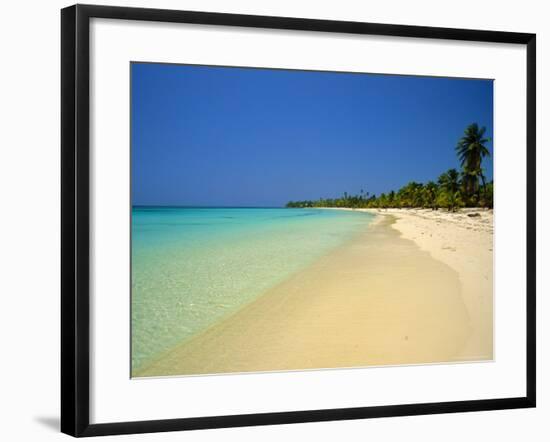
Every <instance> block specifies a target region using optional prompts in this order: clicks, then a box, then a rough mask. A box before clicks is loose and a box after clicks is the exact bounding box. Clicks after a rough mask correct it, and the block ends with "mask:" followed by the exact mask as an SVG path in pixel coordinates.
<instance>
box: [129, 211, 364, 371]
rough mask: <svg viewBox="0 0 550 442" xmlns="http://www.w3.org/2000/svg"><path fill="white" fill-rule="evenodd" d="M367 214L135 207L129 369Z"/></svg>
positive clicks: (253, 294)
mask: <svg viewBox="0 0 550 442" xmlns="http://www.w3.org/2000/svg"><path fill="white" fill-rule="evenodd" d="M372 218H373V216H372V215H369V214H366V213H360V212H351V211H337V210H316V209H255V208H254V209H252V208H250V209H249V208H176V207H173V208H172V207H134V208H133V210H132V299H131V303H132V344H131V345H132V368H133V369H137V368H140V367H142V366H143V365H146V364H147V363H148V362H150V361H152V360H154V359H155V358H157V357H159V356H160V355H162V354H163V353H164V352H166V351H168V350H170V349H171V348H173V347H174V346H175V345H177V344H179V343H180V342H182V341H184V340H185V339H187V338H190V337H191V336H193V335H195V334H197V333H199V332H201V331H203V330H204V329H206V328H207V327H208V326H210V325H212V324H213V323H215V322H216V321H219V320H220V319H221V318H223V317H225V316H227V315H230V314H231V313H233V312H235V311H236V310H238V309H239V308H241V307H242V306H244V305H245V304H247V303H249V302H251V301H253V300H254V299H256V298H257V297H258V296H260V295H261V294H262V293H264V292H265V291H266V290H267V289H269V288H271V287H273V286H275V285H276V284H278V283H280V282H282V281H283V280H285V279H286V278H288V277H289V276H290V275H292V274H294V273H296V272H298V271H299V270H301V269H303V268H304V267H306V266H307V265H308V264H310V263H312V262H313V261H314V260H315V259H317V258H319V257H320V256H321V255H323V254H325V253H327V252H328V251H329V250H331V249H333V248H335V247H338V246H339V245H341V244H343V243H344V242H346V241H349V240H351V239H352V238H353V235H354V234H356V233H358V232H360V231H361V230H363V229H365V227H366V226H367V225H368V223H369V222H370V221H371V220H372Z"/></svg>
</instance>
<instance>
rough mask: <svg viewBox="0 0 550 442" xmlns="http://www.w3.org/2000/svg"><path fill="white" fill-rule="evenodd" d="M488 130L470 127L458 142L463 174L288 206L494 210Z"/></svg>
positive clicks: (454, 171)
mask: <svg viewBox="0 0 550 442" xmlns="http://www.w3.org/2000/svg"><path fill="white" fill-rule="evenodd" d="M489 141H490V140H489V138H485V127H481V128H480V127H479V126H478V125H477V123H473V124H470V125H469V126H468V127H467V128H466V130H465V131H464V135H463V136H462V138H460V140H459V141H458V144H457V146H456V153H457V156H458V159H459V161H460V166H461V169H462V170H461V172H459V171H457V170H456V169H449V170H448V171H446V172H444V173H442V174H441V175H440V176H439V178H438V179H437V182H434V181H428V182H427V183H426V184H423V183H417V182H415V181H411V182H410V183H408V184H406V185H405V186H403V187H401V189H399V190H397V191H393V190H392V191H390V192H388V193H382V194H380V195H379V196H376V195H371V194H370V193H369V192H364V191H363V190H361V192H360V193H359V195H348V194H347V192H344V195H343V196H342V197H340V198H319V199H318V200H316V201H290V202H288V203H287V205H286V207H351V208H381V209H384V208H413V207H414V208H426V209H428V208H429V209H433V210H436V209H439V208H445V209H447V210H449V211H455V210H456V209H458V208H460V207H487V208H492V207H493V181H491V182H489V183H488V182H487V180H486V178H485V175H484V174H483V168H482V162H483V159H484V158H485V157H488V156H489V150H488V149H487V143H488V142H489Z"/></svg>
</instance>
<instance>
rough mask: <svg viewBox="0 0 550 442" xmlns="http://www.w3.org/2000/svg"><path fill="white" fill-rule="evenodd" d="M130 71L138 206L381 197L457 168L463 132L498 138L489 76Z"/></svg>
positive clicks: (144, 66)
mask: <svg viewBox="0 0 550 442" xmlns="http://www.w3.org/2000/svg"><path fill="white" fill-rule="evenodd" d="M131 75H132V86H131V94H132V101H131V112H132V117H131V132H132V146H131V149H132V203H133V204H134V205H183V206H282V205H284V204H285V203H286V202H287V201H289V200H303V199H317V198H319V197H325V198H326V197H338V196H340V195H342V194H343V193H344V192H348V193H350V194H354V193H359V191H360V190H361V189H364V190H365V191H368V192H370V193H371V194H372V193H375V194H379V193H381V192H388V191H389V190H391V189H395V190H397V189H398V188H399V187H401V186H402V185H404V184H406V183H407V182H409V181H413V180H414V181H419V182H426V181H428V180H436V179H437V177H438V176H439V175H440V174H441V173H442V172H444V171H446V170H447V169H449V168H451V167H456V168H457V169H458V168H459V164H458V160H457V158H456V154H455V150H454V147H455V145H456V142H457V140H458V139H459V138H460V136H461V135H462V133H463V131H464V129H465V127H466V126H467V125H468V124H470V123H473V122H477V123H478V124H480V125H481V126H486V127H487V135H488V136H489V137H492V136H493V82H492V81H491V80H469V79H448V78H433V77H413V76H410V77H409V76H391V75H372V74H349V73H328V72H304V71H287V70H270V69H249V68H223V67H206V66H187V65H171V64H148V63H133V64H132V65H131ZM489 148H490V150H491V152H492V148H493V145H492V143H489ZM484 168H485V170H486V175H487V176H488V177H489V179H492V176H493V171H492V159H491V158H489V159H485V162H484Z"/></svg>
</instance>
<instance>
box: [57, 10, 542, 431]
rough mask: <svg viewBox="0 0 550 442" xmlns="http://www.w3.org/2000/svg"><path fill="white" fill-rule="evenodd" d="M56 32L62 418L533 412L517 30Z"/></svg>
mask: <svg viewBox="0 0 550 442" xmlns="http://www.w3.org/2000/svg"><path fill="white" fill-rule="evenodd" d="M61 25H62V41H61V52H62V69H61V71H62V96H61V104H62V146H61V148H62V294H61V295H62V324H61V327H62V343H61V344H62V373H61V376H62V379H61V385H62V391H61V393H62V394H61V396H62V407H61V408H62V416H61V423H62V431H63V432H65V433H67V434H70V435H73V436H95V435H109V434H125V433H142V432H158V431H173V430H190V429H201V428H218V427H231V426H249V425H264V424H279V423H295V422H311V421H326V420H342V419H359V418H370V417H390V416H403V415H415V414H432V413H448V412H465V411H480V410H495V409H505V408H525V407H534V406H535V396H536V392H535V255H536V253H535V95H536V89H535V52H536V46H535V45H536V43H535V35H534V34H521V33H510V32H496V31H486V30H466V29H445V28H428V27H420V26H403V25H390V24H372V23H358V22H339V21H327V20H312V19H305V18H283V17H267V16H246V15H235V14H220V13H209V12H188V11H173V10H155V9H138V8H119V7H105V6H83V5H76V6H72V7H69V8H66V9H63V10H62V12H61ZM512 201H513V204H511V203H510V202H512Z"/></svg>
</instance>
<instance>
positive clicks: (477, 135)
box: [456, 123, 490, 196]
mask: <svg viewBox="0 0 550 442" xmlns="http://www.w3.org/2000/svg"><path fill="white" fill-rule="evenodd" d="M485 131H486V129H485V127H481V128H480V127H479V126H478V125H477V123H472V124H470V125H469V126H468V127H467V128H466V130H465V131H464V135H463V136H462V138H461V139H460V140H459V141H458V144H457V145H456V153H457V155H458V158H459V159H460V165H461V166H462V170H463V172H462V176H463V182H464V190H465V192H466V194H467V195H469V196H473V195H474V194H476V193H477V192H478V190H479V179H480V178H481V181H482V183H483V188H484V189H485V176H484V175H483V169H482V168H481V162H482V160H483V158H485V157H486V156H489V155H490V153H489V149H487V146H486V144H487V143H488V142H489V141H490V139H489V138H485Z"/></svg>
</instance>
